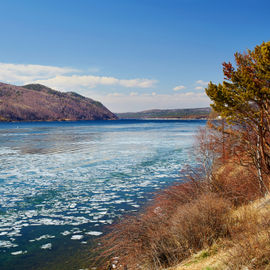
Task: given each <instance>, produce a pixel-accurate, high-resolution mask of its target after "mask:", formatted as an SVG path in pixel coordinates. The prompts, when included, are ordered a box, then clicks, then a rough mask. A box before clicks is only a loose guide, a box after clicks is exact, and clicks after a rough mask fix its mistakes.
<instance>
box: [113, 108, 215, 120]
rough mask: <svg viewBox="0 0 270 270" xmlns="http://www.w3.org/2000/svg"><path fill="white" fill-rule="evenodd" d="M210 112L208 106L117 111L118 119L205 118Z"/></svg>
mask: <svg viewBox="0 0 270 270" xmlns="http://www.w3.org/2000/svg"><path fill="white" fill-rule="evenodd" d="M210 112H211V108H210V107H205V108H195V109H171V110H158V109H156V110H146V111H141V112H127V113H117V116H118V117H119V118H120V119H156V118H167V119H170V118H172V119H173V118H181V119H206V118H207V117H208V116H209V114H210Z"/></svg>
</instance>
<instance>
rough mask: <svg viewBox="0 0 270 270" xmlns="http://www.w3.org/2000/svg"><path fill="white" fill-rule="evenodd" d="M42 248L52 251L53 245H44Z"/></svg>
mask: <svg viewBox="0 0 270 270" xmlns="http://www.w3.org/2000/svg"><path fill="white" fill-rule="evenodd" d="M40 248H41V249H52V243H48V244H45V245H42V246H41V247H40Z"/></svg>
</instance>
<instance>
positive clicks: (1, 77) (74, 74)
mask: <svg viewBox="0 0 270 270" xmlns="http://www.w3.org/2000/svg"><path fill="white" fill-rule="evenodd" d="M82 72H83V71H81V70H78V69H74V68H69V67H56V66H43V65H22V64H9V63H0V81H3V82H7V83H15V84H27V83H40V84H45V85H47V86H49V87H52V88H55V89H58V90H71V89H72V90H74V89H77V90H82V89H91V88H95V87H96V86H98V85H105V86H106V85H107V86H109V85H110V86H121V87H126V88H132V87H136V88H151V87H153V86H154V85H155V83H156V82H157V81H156V80H151V79H144V78H132V79H120V78H115V77H107V76H94V75H81V73H82ZM88 72H89V71H88Z"/></svg>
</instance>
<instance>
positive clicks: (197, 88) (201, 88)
mask: <svg viewBox="0 0 270 270" xmlns="http://www.w3.org/2000/svg"><path fill="white" fill-rule="evenodd" d="M194 89H195V90H203V89H204V87H203V86H196V87H195V88H194Z"/></svg>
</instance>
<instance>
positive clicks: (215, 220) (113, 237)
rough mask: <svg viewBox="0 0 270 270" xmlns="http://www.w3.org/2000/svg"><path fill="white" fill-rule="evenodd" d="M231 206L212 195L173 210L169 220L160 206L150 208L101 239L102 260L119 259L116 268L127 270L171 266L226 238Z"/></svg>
mask: <svg viewBox="0 0 270 270" xmlns="http://www.w3.org/2000/svg"><path fill="white" fill-rule="evenodd" d="M161 205H162V204H161ZM230 206H231V204H230V203H229V202H228V201H227V200H224V199H222V198H219V197H218V196H216V195H215V194H212V193H209V194H202V195H200V196H199V197H198V198H197V199H195V200H194V201H190V202H188V203H185V204H182V205H180V206H178V207H177V206H175V209H174V213H173V214H172V215H171V216H169V215H166V214H165V212H164V211H163V210H164V209H162V207H161V206H157V205H156V207H153V206H151V207H150V208H149V209H147V211H145V212H144V213H143V214H141V215H139V216H137V217H129V218H127V219H124V220H123V221H122V222H121V223H119V224H118V225H116V226H115V227H114V229H113V231H112V232H111V233H109V234H108V235H107V236H105V237H104V238H103V239H102V247H103V248H104V249H105V251H104V252H103V254H102V256H104V257H105V258H113V257H119V258H120V259H119V265H120V264H121V265H122V266H124V265H127V266H128V269H140V268H141V269H159V268H161V267H167V266H170V265H174V264H176V263H178V262H179V261H181V260H183V259H184V258H186V257H188V256H189V255H190V254H191V253H192V252H194V251H197V250H200V249H201V248H202V247H204V246H209V245H211V244H212V243H213V242H214V241H215V240H216V239H217V238H218V237H223V236H226V235H227V234H228V229H227V227H226V222H225V220H226V213H227V212H228V211H229V210H230ZM119 269H121V267H120V266H119Z"/></svg>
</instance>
